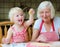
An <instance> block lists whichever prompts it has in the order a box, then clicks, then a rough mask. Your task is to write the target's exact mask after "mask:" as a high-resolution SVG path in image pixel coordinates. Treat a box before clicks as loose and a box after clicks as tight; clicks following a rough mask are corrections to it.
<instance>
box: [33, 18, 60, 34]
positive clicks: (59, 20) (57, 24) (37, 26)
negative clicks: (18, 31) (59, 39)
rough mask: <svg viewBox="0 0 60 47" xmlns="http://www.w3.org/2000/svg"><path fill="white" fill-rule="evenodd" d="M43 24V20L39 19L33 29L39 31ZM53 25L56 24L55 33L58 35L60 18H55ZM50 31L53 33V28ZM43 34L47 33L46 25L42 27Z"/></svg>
mask: <svg viewBox="0 0 60 47" xmlns="http://www.w3.org/2000/svg"><path fill="white" fill-rule="evenodd" d="M41 22H42V19H37V20H36V21H35V23H34V26H33V29H38V30H39V28H40V24H41ZM53 23H54V28H55V31H56V33H57V34H58V28H60V17H54V20H53ZM50 31H53V29H52V26H51V30H50ZM41 32H46V29H45V27H44V24H43V25H42V30H41ZM58 35H59V34H58Z"/></svg>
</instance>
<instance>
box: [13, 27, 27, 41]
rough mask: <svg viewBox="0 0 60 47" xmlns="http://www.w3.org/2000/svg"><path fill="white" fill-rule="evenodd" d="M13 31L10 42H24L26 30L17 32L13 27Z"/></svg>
mask: <svg viewBox="0 0 60 47" xmlns="http://www.w3.org/2000/svg"><path fill="white" fill-rule="evenodd" d="M12 29H13V31H14V32H13V36H12V42H25V37H26V35H25V34H26V33H27V32H26V28H24V29H23V31H20V32H18V31H17V30H16V29H15V27H12Z"/></svg>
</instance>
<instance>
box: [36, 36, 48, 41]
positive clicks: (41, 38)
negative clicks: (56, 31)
mask: <svg viewBox="0 0 60 47" xmlns="http://www.w3.org/2000/svg"><path fill="white" fill-rule="evenodd" d="M36 41H41V42H47V38H46V37H45V36H44V35H39V37H38V38H37V39H36Z"/></svg>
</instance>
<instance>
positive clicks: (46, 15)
mask: <svg viewBox="0 0 60 47" xmlns="http://www.w3.org/2000/svg"><path fill="white" fill-rule="evenodd" d="M39 14H40V17H41V18H42V20H44V22H49V21H50V20H51V9H49V8H48V7H47V8H44V9H41V11H40V12H39Z"/></svg>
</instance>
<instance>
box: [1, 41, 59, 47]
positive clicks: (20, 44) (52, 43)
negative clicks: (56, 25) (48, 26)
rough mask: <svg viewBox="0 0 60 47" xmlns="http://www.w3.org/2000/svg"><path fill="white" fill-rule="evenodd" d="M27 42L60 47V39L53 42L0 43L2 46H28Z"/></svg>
mask: <svg viewBox="0 0 60 47" xmlns="http://www.w3.org/2000/svg"><path fill="white" fill-rule="evenodd" d="M27 44H30V45H34V46H40V47H41V46H50V47H60V41H58V42H51V43H38V42H28V43H13V44H0V47H1V46H2V47H26V45H27Z"/></svg>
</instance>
